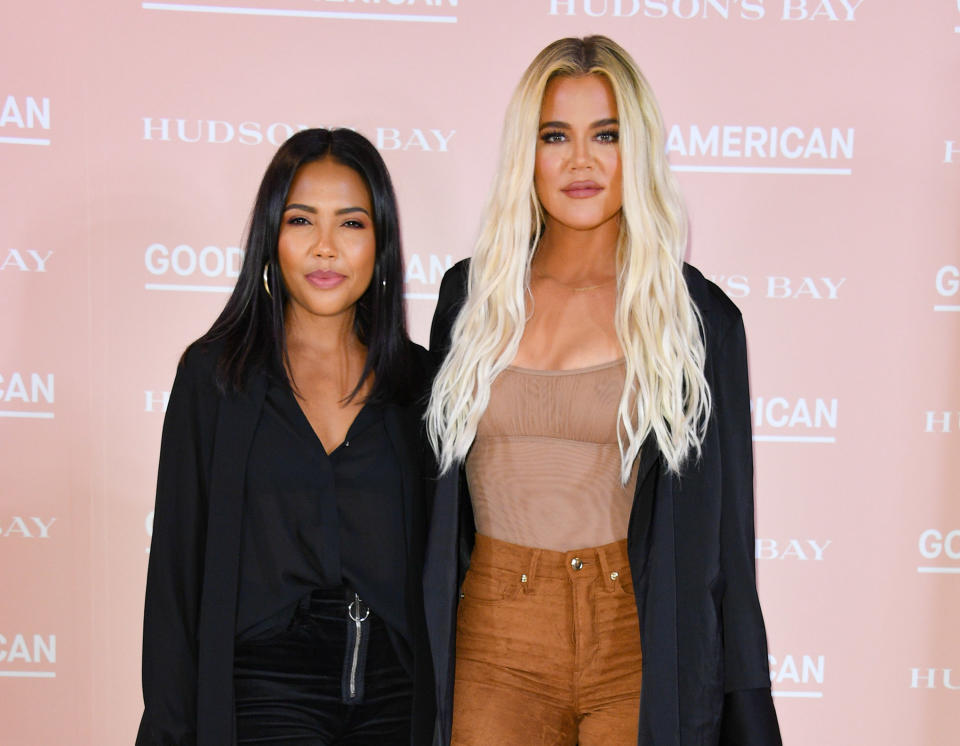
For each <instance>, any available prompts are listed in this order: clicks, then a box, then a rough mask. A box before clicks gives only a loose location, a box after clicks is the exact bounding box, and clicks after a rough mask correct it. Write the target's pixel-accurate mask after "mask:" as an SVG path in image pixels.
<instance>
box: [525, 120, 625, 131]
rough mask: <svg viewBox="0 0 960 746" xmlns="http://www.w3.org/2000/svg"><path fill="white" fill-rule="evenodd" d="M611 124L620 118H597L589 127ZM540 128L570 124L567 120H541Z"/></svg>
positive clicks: (564, 127)
mask: <svg viewBox="0 0 960 746" xmlns="http://www.w3.org/2000/svg"><path fill="white" fill-rule="evenodd" d="M612 124H617V125H619V124H620V120H618V119H616V118H612V117H611V118H607V119H598V120H597V121H596V122H593V123H592V124H591V125H590V129H596V128H597V127H609V126H610V125H612ZM540 129H541V130H545V129H570V125H569V124H568V123H567V122H556V121H554V122H543V123H542V124H541V125H540Z"/></svg>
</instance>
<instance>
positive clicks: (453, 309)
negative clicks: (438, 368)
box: [430, 259, 470, 364]
mask: <svg viewBox="0 0 960 746" xmlns="http://www.w3.org/2000/svg"><path fill="white" fill-rule="evenodd" d="M469 269H470V260H469V259H463V260H461V261H459V262H457V263H456V264H454V265H453V266H452V267H451V268H450V269H448V270H447V271H446V272H445V273H444V275H443V280H442V281H441V282H440V294H439V297H438V298H437V307H436V309H435V310H434V312H433V323H432V324H431V325H430V353H431V354H432V355H433V357H434V359H435V360H436V361H437V363H438V364H439V363H440V362H442V361H443V359H444V358H445V357H446V355H447V350H449V349H450V332H451V331H452V329H453V323H454V322H455V321H456V320H457V314H459V313H460V309H461V308H462V307H463V302H464V301H465V300H466V299H467V278H468V276H469Z"/></svg>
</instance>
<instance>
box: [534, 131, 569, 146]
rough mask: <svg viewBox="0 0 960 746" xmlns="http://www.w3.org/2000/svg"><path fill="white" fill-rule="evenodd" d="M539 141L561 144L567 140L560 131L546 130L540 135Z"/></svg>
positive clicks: (564, 134)
mask: <svg viewBox="0 0 960 746" xmlns="http://www.w3.org/2000/svg"><path fill="white" fill-rule="evenodd" d="M540 139H541V140H542V141H543V142H545V143H556V142H563V141H564V140H566V139H567V135H566V133H565V132H561V131H560V130H547V131H546V132H541V133H540Z"/></svg>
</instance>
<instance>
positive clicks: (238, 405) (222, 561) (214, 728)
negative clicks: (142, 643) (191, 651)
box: [197, 375, 267, 746]
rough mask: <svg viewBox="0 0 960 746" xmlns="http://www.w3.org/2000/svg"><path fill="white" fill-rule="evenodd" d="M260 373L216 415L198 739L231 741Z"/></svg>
mask: <svg viewBox="0 0 960 746" xmlns="http://www.w3.org/2000/svg"><path fill="white" fill-rule="evenodd" d="M266 390H267V381H266V376H265V375H254V376H251V377H250V381H249V382H248V384H247V387H246V389H245V390H244V391H243V392H242V393H238V394H230V395H227V396H225V397H224V399H223V402H222V403H221V406H220V408H219V412H218V415H217V427H216V435H215V440H214V446H213V464H212V468H211V474H210V505H209V510H210V514H209V518H208V521H207V546H206V553H205V560H204V572H203V602H202V605H201V609H200V625H199V629H200V632H199V634H200V637H201V644H200V651H201V654H200V661H199V671H198V675H199V680H200V682H201V685H200V688H199V691H198V701H197V711H198V714H199V717H198V719H197V720H198V721H197V743H198V744H203V745H207V744H209V745H211V746H213V744H230V743H233V739H234V733H233V730H234V728H233V725H234V717H233V686H232V684H231V681H232V670H233V642H234V633H235V629H234V628H235V626H236V613H237V612H236V609H237V584H238V580H239V572H240V570H239V565H240V532H241V527H242V521H243V495H244V479H245V477H246V464H247V456H248V454H249V452H250V446H251V444H252V442H253V434H254V431H255V430H256V427H257V422H258V421H259V419H260V412H261V410H262V409H263V400H264V396H265V395H266Z"/></svg>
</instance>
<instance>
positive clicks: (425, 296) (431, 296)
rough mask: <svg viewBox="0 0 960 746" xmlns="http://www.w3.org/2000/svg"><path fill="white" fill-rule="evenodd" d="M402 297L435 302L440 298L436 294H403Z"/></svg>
mask: <svg viewBox="0 0 960 746" xmlns="http://www.w3.org/2000/svg"><path fill="white" fill-rule="evenodd" d="M403 297H404V298H410V299H411V300H436V299H437V298H439V297H440V296H439V295H438V294H437V293H404V294H403Z"/></svg>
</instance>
